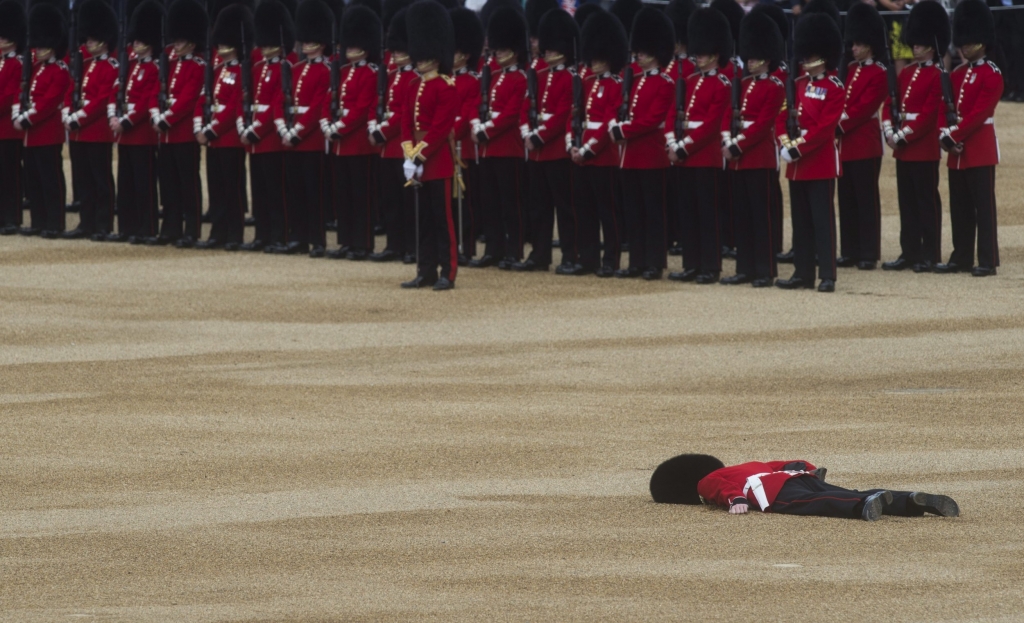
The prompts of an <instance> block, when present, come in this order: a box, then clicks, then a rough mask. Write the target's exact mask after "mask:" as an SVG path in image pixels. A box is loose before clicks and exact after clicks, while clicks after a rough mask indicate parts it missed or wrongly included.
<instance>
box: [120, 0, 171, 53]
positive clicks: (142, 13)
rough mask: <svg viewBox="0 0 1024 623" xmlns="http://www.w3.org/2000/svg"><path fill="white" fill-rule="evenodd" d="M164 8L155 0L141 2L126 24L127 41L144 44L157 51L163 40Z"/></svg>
mask: <svg viewBox="0 0 1024 623" xmlns="http://www.w3.org/2000/svg"><path fill="white" fill-rule="evenodd" d="M163 23H164V7H163V6H162V5H161V4H160V3H159V2H158V1H157V0H142V3H141V4H139V6H137V7H136V8H135V10H134V11H132V19H131V21H130V22H128V40H129V41H138V42H139V43H144V44H146V45H148V46H149V47H151V48H153V49H154V50H157V49H159V48H160V42H161V41H162V40H163V35H162V28H163Z"/></svg>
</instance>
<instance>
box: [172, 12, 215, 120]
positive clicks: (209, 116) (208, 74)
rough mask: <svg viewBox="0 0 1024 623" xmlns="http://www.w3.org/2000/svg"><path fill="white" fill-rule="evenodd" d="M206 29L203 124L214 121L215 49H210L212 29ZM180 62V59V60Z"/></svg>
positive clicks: (211, 27)
mask: <svg viewBox="0 0 1024 623" xmlns="http://www.w3.org/2000/svg"><path fill="white" fill-rule="evenodd" d="M212 29H213V26H210V27H209V28H207V29H206V50H205V52H206V67H205V69H204V71H203V91H204V92H205V93H206V97H204V98H203V125H204V126H206V125H209V124H210V122H211V121H213V50H211V49H210V30H212ZM179 62H180V61H179Z"/></svg>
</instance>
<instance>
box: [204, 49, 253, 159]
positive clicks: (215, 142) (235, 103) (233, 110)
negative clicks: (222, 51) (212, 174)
mask: <svg viewBox="0 0 1024 623" xmlns="http://www.w3.org/2000/svg"><path fill="white" fill-rule="evenodd" d="M215 72H216V76H215V77H214V82H213V101H212V103H211V106H210V110H211V115H212V116H211V118H210V123H209V124H207V125H205V126H204V125H203V106H204V105H205V102H206V98H207V97H209V95H208V94H206V93H203V94H202V95H201V96H200V97H199V100H198V101H196V110H195V116H194V117H193V120H192V123H193V130H194V133H195V134H199V133H200V132H203V133H204V134H206V137H207V138H208V139H209V140H210V142H209V147H212V148H214V149H222V148H236V149H237V148H239V147H241V146H242V141H241V140H240V137H239V134H238V117H239V115H241V114H242V64H241V63H239V62H238V61H229V62H227V63H224V64H223V65H221V66H220V68H219V69H216V70H215Z"/></svg>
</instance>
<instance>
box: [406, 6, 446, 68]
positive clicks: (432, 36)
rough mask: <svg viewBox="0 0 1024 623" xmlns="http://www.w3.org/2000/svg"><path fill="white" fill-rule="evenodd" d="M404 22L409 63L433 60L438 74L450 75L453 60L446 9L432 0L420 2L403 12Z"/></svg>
mask: <svg viewBox="0 0 1024 623" xmlns="http://www.w3.org/2000/svg"><path fill="white" fill-rule="evenodd" d="M405 23H406V28H407V29H408V30H409V58H410V60H412V62H413V64H415V63H418V62H420V61H437V63H438V68H437V70H438V72H440V73H442V74H446V75H449V76H450V75H451V73H452V59H453V58H454V57H455V27H454V26H453V25H452V18H451V16H450V15H448V9H446V8H444V7H443V6H441V4H439V3H437V2H434V0H421V1H420V2H416V3H415V4H413V5H412V6H411V7H409V8H408V9H407V10H406V12H405Z"/></svg>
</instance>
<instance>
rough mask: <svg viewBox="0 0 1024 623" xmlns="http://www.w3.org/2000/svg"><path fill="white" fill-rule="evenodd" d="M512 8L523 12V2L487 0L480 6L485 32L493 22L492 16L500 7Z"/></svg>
mask: <svg viewBox="0 0 1024 623" xmlns="http://www.w3.org/2000/svg"><path fill="white" fill-rule="evenodd" d="M503 8H510V9H515V10H516V11H519V12H520V13H522V12H523V3H522V2H520V0H487V2H485V3H484V5H483V6H482V7H480V23H481V24H483V25H484V32H487V27H488V26H489V25H490V23H491V17H493V16H494V14H495V13H496V12H497V11H498V9H503Z"/></svg>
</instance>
